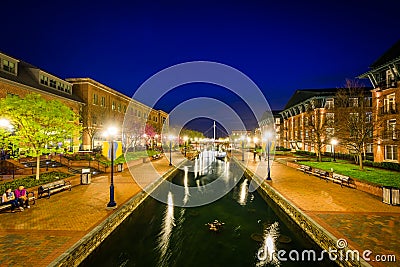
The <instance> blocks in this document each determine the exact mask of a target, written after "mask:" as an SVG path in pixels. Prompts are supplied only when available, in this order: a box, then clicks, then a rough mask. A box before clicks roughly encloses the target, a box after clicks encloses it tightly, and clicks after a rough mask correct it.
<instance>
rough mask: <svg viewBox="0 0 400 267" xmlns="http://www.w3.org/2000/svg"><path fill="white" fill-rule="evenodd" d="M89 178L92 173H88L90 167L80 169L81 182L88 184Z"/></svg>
mask: <svg viewBox="0 0 400 267" xmlns="http://www.w3.org/2000/svg"><path fill="white" fill-rule="evenodd" d="M91 178H92V174H91V173H90V169H82V174H81V184H90V180H91Z"/></svg>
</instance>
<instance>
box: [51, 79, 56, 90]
mask: <svg viewBox="0 0 400 267" xmlns="http://www.w3.org/2000/svg"><path fill="white" fill-rule="evenodd" d="M50 87H53V88H57V82H56V81H55V80H53V79H50Z"/></svg>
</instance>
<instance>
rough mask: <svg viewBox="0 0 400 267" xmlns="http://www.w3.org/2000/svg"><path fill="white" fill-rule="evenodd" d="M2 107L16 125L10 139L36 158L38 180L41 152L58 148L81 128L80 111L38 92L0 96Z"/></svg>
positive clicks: (4, 113) (6, 116)
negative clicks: (75, 110)
mask: <svg viewBox="0 0 400 267" xmlns="http://www.w3.org/2000/svg"><path fill="white" fill-rule="evenodd" d="M0 110H1V111H2V116H4V117H5V118H6V119H8V120H9V121H10V122H11V124H12V125H13V127H14V134H13V135H12V136H10V141H11V142H12V143H13V144H14V145H15V146H16V147H18V148H19V149H21V150H23V151H25V155H27V156H31V157H36V158H37V166H36V179H37V180H38V179H39V172H40V168H39V167H40V166H39V165H40V164H39V163H40V156H41V155H43V154H44V153H50V152H55V151H57V150H58V149H59V148H60V146H59V143H63V142H64V140H65V139H66V138H70V137H72V136H74V135H76V134H78V133H79V132H80V130H81V127H80V125H79V117H78V115H77V114H75V113H74V112H73V111H72V110H71V109H70V108H69V107H67V106H66V105H64V104H62V103H61V102H59V101H57V100H50V101H46V100H45V99H44V98H42V97H41V95H39V94H28V95H26V96H25V98H20V97H18V96H7V97H6V98H3V99H1V100H0Z"/></svg>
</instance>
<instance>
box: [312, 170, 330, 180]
mask: <svg viewBox="0 0 400 267" xmlns="http://www.w3.org/2000/svg"><path fill="white" fill-rule="evenodd" d="M313 174H314V175H315V176H317V177H319V178H321V179H325V180H327V179H328V178H329V172H327V171H324V170H321V169H314V170H313Z"/></svg>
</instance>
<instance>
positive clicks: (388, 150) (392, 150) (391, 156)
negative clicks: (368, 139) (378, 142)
mask: <svg viewBox="0 0 400 267" xmlns="http://www.w3.org/2000/svg"><path fill="white" fill-rule="evenodd" d="M385 160H398V155H397V146H395V145H387V146H385Z"/></svg>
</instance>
